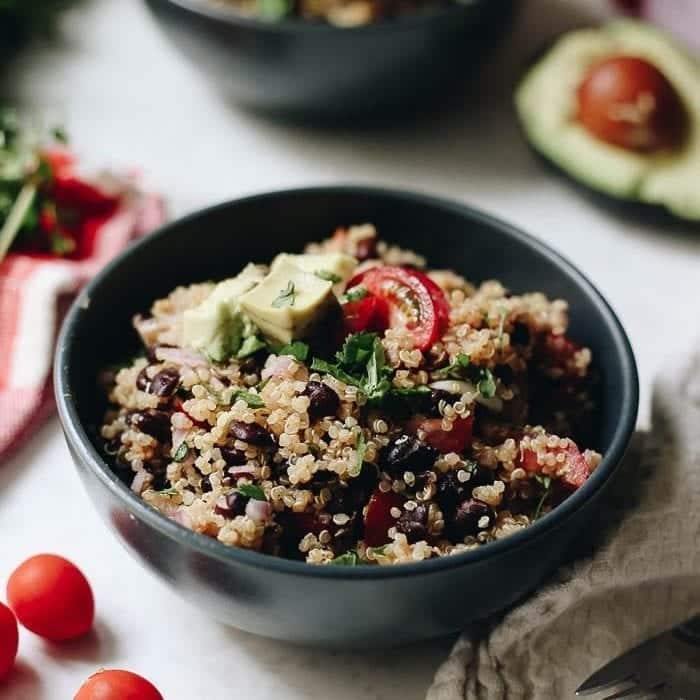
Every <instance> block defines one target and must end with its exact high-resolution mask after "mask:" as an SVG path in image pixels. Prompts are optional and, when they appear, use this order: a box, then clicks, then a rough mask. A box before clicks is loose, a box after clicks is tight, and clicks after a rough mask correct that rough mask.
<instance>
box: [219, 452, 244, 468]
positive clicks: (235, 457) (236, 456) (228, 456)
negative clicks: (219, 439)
mask: <svg viewBox="0 0 700 700" xmlns="http://www.w3.org/2000/svg"><path fill="white" fill-rule="evenodd" d="M220 449H221V456H222V457H223V458H224V461H225V462H226V464H227V465H228V466H229V467H237V466H239V465H241V464H245V463H246V462H247V461H248V458H247V457H246V456H245V452H242V451H241V450H236V449H235V448H233V447H221V448H220Z"/></svg>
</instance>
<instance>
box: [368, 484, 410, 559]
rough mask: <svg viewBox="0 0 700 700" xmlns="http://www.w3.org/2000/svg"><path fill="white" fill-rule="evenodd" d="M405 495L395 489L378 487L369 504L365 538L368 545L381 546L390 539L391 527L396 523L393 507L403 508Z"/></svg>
mask: <svg viewBox="0 0 700 700" xmlns="http://www.w3.org/2000/svg"><path fill="white" fill-rule="evenodd" d="M404 500H405V499H404V497H403V496H401V495H400V494H398V493H396V492H395V491H387V492H384V491H381V490H380V489H376V490H375V491H374V493H373V494H372V496H371V497H370V499H369V503H368V504H367V515H365V535H364V540H365V543H366V544H367V546H368V547H381V545H383V544H386V543H387V542H388V541H389V528H391V527H393V526H394V525H395V524H396V518H395V517H394V516H393V515H392V514H391V509H392V508H401V506H403V503H404Z"/></svg>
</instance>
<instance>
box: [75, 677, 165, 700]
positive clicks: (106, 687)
mask: <svg viewBox="0 0 700 700" xmlns="http://www.w3.org/2000/svg"><path fill="white" fill-rule="evenodd" d="M74 700H163V696H162V695H161V694H160V693H159V692H158V690H157V689H156V687H155V686H154V685H153V684H152V683H151V682H149V681H147V680H146V679H145V678H143V677H141V676H139V675H137V674H136V673H131V671H119V670H104V671H98V672H97V673H95V674H94V675H92V676H90V678H88V679H87V680H86V681H85V683H83V685H82V686H81V687H80V690H79V691H78V694H77V695H76V696H75V698H74Z"/></svg>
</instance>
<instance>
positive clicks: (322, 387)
mask: <svg viewBox="0 0 700 700" xmlns="http://www.w3.org/2000/svg"><path fill="white" fill-rule="evenodd" d="M304 394H305V395H306V396H308V397H309V418H311V420H318V419H319V418H325V417H326V416H334V415H335V414H336V413H337V411H338V408H339V407H340V398H339V397H338V394H336V393H335V391H333V389H331V388H330V387H329V386H328V384H324V383H323V382H308V384H307V385H306V389H304Z"/></svg>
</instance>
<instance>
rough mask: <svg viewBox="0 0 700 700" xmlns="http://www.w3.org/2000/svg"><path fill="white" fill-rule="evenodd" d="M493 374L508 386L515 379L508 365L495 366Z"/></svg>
mask: <svg viewBox="0 0 700 700" xmlns="http://www.w3.org/2000/svg"><path fill="white" fill-rule="evenodd" d="M493 373H494V374H495V375H496V376H497V377H498V378H499V379H500V380H501V381H502V382H503V383H504V384H505V385H510V384H512V383H513V379H514V378H515V372H513V368H512V367H511V366H510V365H496V367H495V368H494V370H493Z"/></svg>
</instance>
